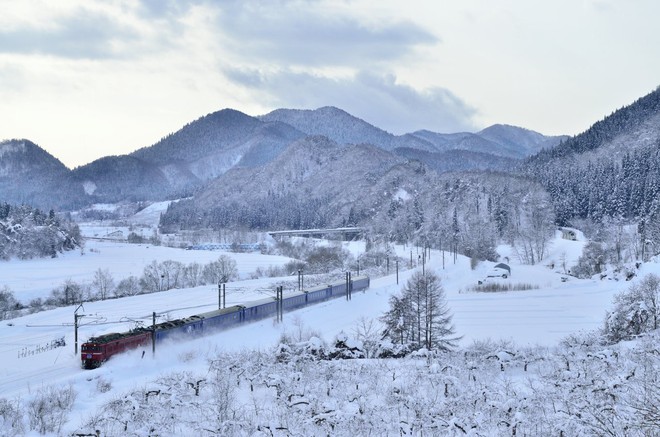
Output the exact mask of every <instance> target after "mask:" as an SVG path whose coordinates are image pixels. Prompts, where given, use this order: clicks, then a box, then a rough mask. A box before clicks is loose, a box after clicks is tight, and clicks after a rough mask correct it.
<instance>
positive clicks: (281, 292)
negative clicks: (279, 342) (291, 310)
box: [275, 285, 284, 323]
mask: <svg viewBox="0 0 660 437" xmlns="http://www.w3.org/2000/svg"><path fill="white" fill-rule="evenodd" d="M275 293H276V298H275V299H276V300H277V322H278V323H280V322H282V321H283V320H284V315H283V314H282V313H283V306H282V304H283V298H284V286H282V285H280V286H278V287H277V288H276V289H275Z"/></svg>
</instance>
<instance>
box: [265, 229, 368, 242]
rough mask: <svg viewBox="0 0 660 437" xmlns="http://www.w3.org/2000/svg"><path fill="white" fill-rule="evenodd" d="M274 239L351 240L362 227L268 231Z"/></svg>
mask: <svg viewBox="0 0 660 437" xmlns="http://www.w3.org/2000/svg"><path fill="white" fill-rule="evenodd" d="M268 234H269V235H270V236H271V237H273V238H274V239H276V240H278V241H279V240H281V239H283V238H286V237H308V238H329V239H337V238H338V237H339V238H340V239H341V240H344V241H346V240H353V239H355V238H356V237H359V236H360V234H362V228H356V227H348V228H334V229H298V230H290V231H273V232H269V233H268Z"/></svg>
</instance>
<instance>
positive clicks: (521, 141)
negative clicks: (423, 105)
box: [259, 106, 564, 163]
mask: <svg viewBox="0 0 660 437" xmlns="http://www.w3.org/2000/svg"><path fill="white" fill-rule="evenodd" d="M259 118H260V119H261V120H267V121H280V122H283V123H286V124H289V125H291V126H293V127H295V128H296V129H297V130H299V131H301V132H305V133H306V134H308V135H325V136H327V137H328V138H330V139H332V140H333V141H335V142H337V143H338V144H361V143H366V144H373V145H375V146H377V147H380V148H382V149H385V150H389V151H393V150H395V149H398V148H407V149H414V150H422V151H426V152H447V151H450V150H465V151H469V152H478V153H481V154H488V155H493V156H499V157H508V158H514V159H521V158H524V157H527V156H530V155H532V154H534V153H537V152H538V151H540V150H541V149H542V148H544V147H552V146H554V145H556V144H559V142H560V140H561V139H563V138H564V137H546V136H544V135H541V134H540V133H538V132H534V131H530V130H527V129H523V128H519V127H515V126H507V125H493V126H491V127H488V128H486V129H484V130H482V131H480V132H477V133H468V132H463V133H455V134H441V133H437V132H431V131H427V130H422V131H417V132H413V133H409V134H404V135H400V136H397V135H393V134H390V133H388V132H386V131H384V130H382V129H380V128H377V127H375V126H372V125H371V124H369V123H367V122H366V121H364V120H362V119H360V118H357V117H354V116H352V115H351V114H348V113H347V112H345V111H343V110H341V109H338V108H335V107H331V106H326V107H323V108H319V109H315V110H300V109H277V110H275V111H273V112H270V113H268V114H266V115H263V116H261V117H259ZM486 162H487V159H486V160H485V161H484V163H486Z"/></svg>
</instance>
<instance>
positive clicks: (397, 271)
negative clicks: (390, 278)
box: [396, 258, 399, 285]
mask: <svg viewBox="0 0 660 437" xmlns="http://www.w3.org/2000/svg"><path fill="white" fill-rule="evenodd" d="M396 285H399V258H397V259H396Z"/></svg>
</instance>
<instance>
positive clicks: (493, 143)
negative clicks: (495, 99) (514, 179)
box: [412, 124, 566, 159]
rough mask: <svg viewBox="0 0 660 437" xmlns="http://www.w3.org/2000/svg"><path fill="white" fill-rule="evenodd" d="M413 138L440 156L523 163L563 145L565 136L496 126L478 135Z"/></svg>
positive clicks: (419, 134) (434, 134) (422, 133)
mask: <svg viewBox="0 0 660 437" xmlns="http://www.w3.org/2000/svg"><path fill="white" fill-rule="evenodd" d="M412 135H414V136H416V137H418V138H421V139H423V140H426V141H428V142H430V143H432V144H433V145H434V146H435V147H436V148H437V149H438V151H440V152H446V151H450V150H464V151H468V152H475V153H482V154H489V155H494V156H498V157H503V158H512V159H523V158H525V157H528V156H531V155H533V154H535V153H538V152H539V151H541V150H542V149H543V148H551V147H554V146H556V145H557V144H559V143H560V141H561V140H562V139H565V138H566V137H564V136H557V137H552V136H550V137H548V136H545V135H542V134H540V133H538V132H534V131H531V130H527V129H523V128H520V127H516V126H509V125H502V124H495V125H493V126H490V127H487V128H486V129H483V130H481V131H479V132H476V133H469V132H459V133H453V134H441V133H437V132H431V131H427V130H422V131H417V132H414V133H413V134H412Z"/></svg>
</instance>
